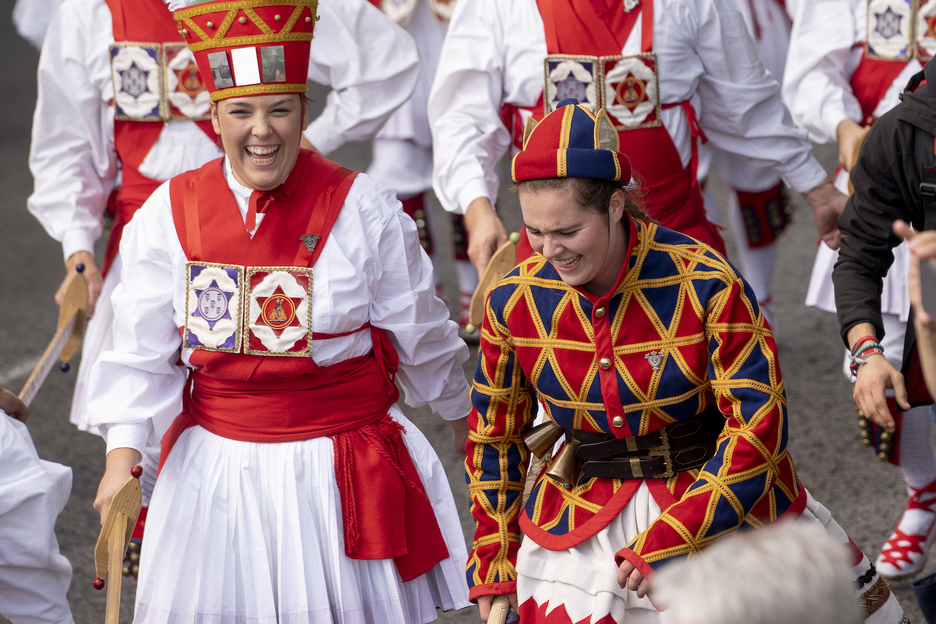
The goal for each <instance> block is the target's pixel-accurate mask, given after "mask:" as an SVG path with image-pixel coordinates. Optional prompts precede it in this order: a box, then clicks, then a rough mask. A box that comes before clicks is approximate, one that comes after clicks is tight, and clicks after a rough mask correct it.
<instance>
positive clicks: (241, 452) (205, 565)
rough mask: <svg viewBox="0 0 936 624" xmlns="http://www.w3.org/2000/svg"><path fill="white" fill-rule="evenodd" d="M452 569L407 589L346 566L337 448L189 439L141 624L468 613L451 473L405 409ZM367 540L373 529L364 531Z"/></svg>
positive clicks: (408, 439)
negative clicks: (455, 611) (460, 609)
mask: <svg viewBox="0 0 936 624" xmlns="http://www.w3.org/2000/svg"><path fill="white" fill-rule="evenodd" d="M391 415H392V416H393V418H394V419H396V420H397V421H398V422H400V423H401V424H402V425H403V426H404V427H405V428H406V434H405V435H404V441H405V443H406V448H407V450H408V451H409V453H410V456H411V457H412V459H413V463H414V465H415V466H416V469H417V471H418V472H419V476H420V478H421V479H422V482H423V485H424V486H425V489H426V492H427V494H428V495H429V498H430V500H431V502H432V505H433V509H434V511H435V514H436V519H437V520H438V522H439V527H440V528H441V530H442V536H443V538H444V539H445V544H446V546H447V547H448V551H449V558H448V559H445V560H444V561H442V562H440V563H438V564H437V565H436V566H435V567H434V568H433V569H432V570H430V571H429V572H427V573H426V574H424V575H422V576H420V577H418V578H416V579H413V580H411V581H408V582H405V583H404V582H402V580H401V579H400V575H399V573H398V572H397V569H396V566H395V564H394V563H393V561H392V560H387V559H381V560H354V559H350V558H348V557H347V556H346V555H345V551H344V532H343V528H342V527H343V525H342V516H341V497H340V493H339V490H338V487H337V483H336V480H335V472H334V454H333V450H332V441H331V440H330V439H328V438H315V439H312V440H304V441H300V442H287V443H280V444H259V443H251V442H239V441H236V440H229V439H226V438H222V437H219V436H216V435H214V434H212V433H209V432H208V431H206V430H204V429H202V428H201V427H193V428H191V429H188V430H187V431H185V432H184V433H183V434H182V435H181V436H180V437H179V440H178V442H177V443H176V446H175V448H174V449H173V450H172V453H171V454H170V456H169V457H168V459H167V460H166V464H165V466H164V467H163V471H162V473H161V474H160V476H159V479H158V481H157V483H156V488H155V490H154V492H153V499H152V502H151V504H150V509H149V515H148V517H147V522H146V537H145V539H144V540H143V550H142V553H141V559H140V576H139V584H138V587H137V597H136V614H135V617H134V622H136V623H138V624H143V623H146V624H182V623H183V622H184V623H185V624H195V623H197V624H299V623H300V622H301V623H303V624H307V623H309V622H335V623H341V624H358V623H362V624H363V623H380V624H382V623H401V624H402V623H423V622H430V621H433V620H435V619H436V618H437V612H436V607H439V608H441V609H443V610H449V609H459V608H463V607H466V606H468V604H469V603H468V588H467V585H466V581H465V573H464V570H465V563H466V560H467V549H466V547H465V541H464V536H463V535H462V531H461V524H460V522H459V520H458V513H457V510H456V508H455V502H454V500H453V499H452V493H451V489H450V488H449V485H448V480H447V479H446V476H445V471H444V470H443V468H442V464H441V462H439V459H438V457H437V456H436V454H435V451H433V449H432V447H431V446H430V445H429V442H428V440H426V438H425V436H423V435H422V433H420V432H419V430H418V429H417V428H416V427H415V426H414V425H413V424H412V423H411V422H409V421H408V420H407V419H406V418H405V417H404V416H403V415H402V413H401V412H400V411H399V410H398V409H397V408H396V407H394V408H392V411H391ZM361 530H363V531H366V530H367V527H361Z"/></svg>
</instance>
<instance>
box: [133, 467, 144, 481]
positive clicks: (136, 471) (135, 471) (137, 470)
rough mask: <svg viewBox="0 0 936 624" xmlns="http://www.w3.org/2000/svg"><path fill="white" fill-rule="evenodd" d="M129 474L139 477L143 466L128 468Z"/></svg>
mask: <svg viewBox="0 0 936 624" xmlns="http://www.w3.org/2000/svg"><path fill="white" fill-rule="evenodd" d="M130 475H131V476H133V477H136V478H137V479H139V478H140V477H141V476H143V466H134V467H133V468H131V469H130Z"/></svg>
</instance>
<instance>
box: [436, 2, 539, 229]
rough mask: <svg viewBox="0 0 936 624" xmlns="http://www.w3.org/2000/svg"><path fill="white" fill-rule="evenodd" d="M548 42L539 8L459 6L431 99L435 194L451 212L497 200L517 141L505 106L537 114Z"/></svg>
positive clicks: (486, 4) (518, 4)
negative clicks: (504, 165)
mask: <svg viewBox="0 0 936 624" xmlns="http://www.w3.org/2000/svg"><path fill="white" fill-rule="evenodd" d="M545 56H546V42H545V36H544V34H543V22H542V18H541V17H540V15H539V12H538V11H537V10H536V4H535V3H534V2H503V1H501V0H460V1H459V2H458V4H457V5H456V7H455V14H454V15H453V17H452V21H451V22H450V23H449V30H448V34H447V35H446V37H445V43H443V45H442V54H441V58H440V59H439V67H438V69H437V70H436V77H435V81H434V82H433V84H432V89H431V91H430V94H429V109H428V112H429V125H430V126H431V128H432V149H433V188H434V189H435V192H436V195H437V196H438V198H439V201H440V202H441V203H442V206H443V207H444V208H445V209H446V210H448V211H449V212H453V213H456V214H464V212H465V209H466V208H467V207H468V204H470V203H471V202H472V201H473V200H475V199H477V198H479V197H485V198H487V199H489V200H491V202H492V203H493V202H494V199H495V198H496V197H497V191H498V188H499V185H500V183H499V180H498V177H497V172H496V166H497V163H498V162H499V161H500V159H501V158H503V157H504V154H506V153H507V149H508V148H509V147H510V143H511V140H512V137H511V136H510V133H509V132H508V131H507V128H506V127H505V126H504V123H503V122H502V121H501V105H502V103H505V102H506V103H509V104H514V105H517V106H533V105H534V104H535V103H536V102H537V100H538V99H539V96H540V94H541V93H542V90H543V58H544V57H545Z"/></svg>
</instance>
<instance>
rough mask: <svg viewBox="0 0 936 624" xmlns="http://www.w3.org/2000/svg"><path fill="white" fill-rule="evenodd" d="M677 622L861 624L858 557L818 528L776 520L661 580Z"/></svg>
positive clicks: (657, 587)
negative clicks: (853, 558) (854, 559)
mask: <svg viewBox="0 0 936 624" xmlns="http://www.w3.org/2000/svg"><path fill="white" fill-rule="evenodd" d="M653 584H654V590H653V600H654V603H655V604H660V605H664V606H666V607H668V608H667V609H666V616H667V617H666V620H665V621H669V622H672V623H673V624H729V623H731V624H734V623H738V624H740V623H743V624H789V623H790V622H796V623H797V624H860V623H861V622H862V621H863V617H862V616H861V615H860V612H859V610H858V594H857V591H856V585H855V573H854V572H853V569H852V565H851V554H850V552H849V550H848V548H847V546H846V545H845V544H842V543H840V542H836V541H835V540H834V539H833V538H832V537H831V536H830V535H829V534H828V533H827V532H826V531H825V529H823V528H822V527H821V526H819V525H808V524H802V523H795V522H777V523H775V524H772V525H769V526H767V527H765V528H763V529H760V530H758V531H755V532H753V533H747V534H744V535H738V536H735V537H732V538H729V539H725V540H723V541H721V542H719V543H717V544H714V545H712V546H711V547H709V548H706V549H705V550H704V551H703V552H702V553H701V554H700V555H698V556H697V557H695V558H692V559H688V560H685V561H681V562H676V563H672V564H670V565H668V566H666V567H665V568H663V569H662V570H661V571H660V573H659V574H658V575H657V577H656V579H655V580H654V583H653Z"/></svg>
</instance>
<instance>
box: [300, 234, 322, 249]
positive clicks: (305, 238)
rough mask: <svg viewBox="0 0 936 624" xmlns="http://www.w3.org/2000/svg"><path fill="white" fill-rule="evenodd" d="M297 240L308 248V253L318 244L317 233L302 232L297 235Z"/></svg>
mask: <svg viewBox="0 0 936 624" xmlns="http://www.w3.org/2000/svg"><path fill="white" fill-rule="evenodd" d="M299 240H301V241H302V243H303V244H304V245H305V248H306V249H308V250H309V253H312V252H314V251H315V246H316V245H318V242H319V235H318V234H304V235H302V236H300V237H299Z"/></svg>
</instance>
